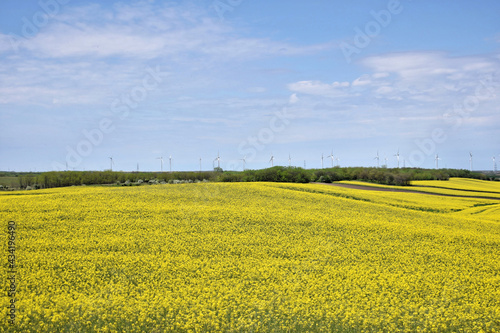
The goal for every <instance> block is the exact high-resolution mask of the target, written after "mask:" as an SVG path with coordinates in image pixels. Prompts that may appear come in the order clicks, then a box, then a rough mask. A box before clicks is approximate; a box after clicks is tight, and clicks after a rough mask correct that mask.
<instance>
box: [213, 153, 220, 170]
mask: <svg viewBox="0 0 500 333" xmlns="http://www.w3.org/2000/svg"><path fill="white" fill-rule="evenodd" d="M215 161H217V169H220V156H219V151H218V150H217V157H216V158H215V159H214V162H215Z"/></svg>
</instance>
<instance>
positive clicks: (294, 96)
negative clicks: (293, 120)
mask: <svg viewBox="0 0 500 333" xmlns="http://www.w3.org/2000/svg"><path fill="white" fill-rule="evenodd" d="M298 101H300V99H299V98H298V97H297V94H292V95H291V96H290V99H289V100H288V103H289V104H295V103H297V102H298Z"/></svg>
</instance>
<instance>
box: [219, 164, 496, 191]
mask: <svg viewBox="0 0 500 333" xmlns="http://www.w3.org/2000/svg"><path fill="white" fill-rule="evenodd" d="M450 177H460V178H476V179H485V180H486V179H489V178H488V177H487V176H486V175H484V174H481V173H475V172H470V171H468V170H456V169H437V170H433V169H419V168H401V169H399V168H398V169H387V168H363V167H349V168H340V167H337V168H327V169H309V170H306V169H302V168H296V167H281V166H276V167H272V168H268V169H263V170H245V171H243V172H224V173H223V174H221V175H220V176H219V178H218V180H219V181H228V182H237V181H240V182H259V181H267V182H289V183H308V182H321V183H331V182H336V181H341V180H360V181H366V182H373V183H378V184H386V185H398V186H406V185H410V182H411V181H412V180H448V179H449V178H450Z"/></svg>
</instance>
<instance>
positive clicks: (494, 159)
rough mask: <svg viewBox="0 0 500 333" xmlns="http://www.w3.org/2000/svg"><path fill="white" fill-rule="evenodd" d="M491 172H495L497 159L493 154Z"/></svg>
mask: <svg viewBox="0 0 500 333" xmlns="http://www.w3.org/2000/svg"><path fill="white" fill-rule="evenodd" d="M493 172H494V173H497V160H496V158H495V156H493Z"/></svg>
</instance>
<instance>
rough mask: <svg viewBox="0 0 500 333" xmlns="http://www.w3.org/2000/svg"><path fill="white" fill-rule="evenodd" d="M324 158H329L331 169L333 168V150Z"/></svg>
mask: <svg viewBox="0 0 500 333" xmlns="http://www.w3.org/2000/svg"><path fill="white" fill-rule="evenodd" d="M326 158H331V159H332V168H333V160H334V159H335V157H334V156H333V150H332V152H331V153H330V155H328V156H327V157H326Z"/></svg>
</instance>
